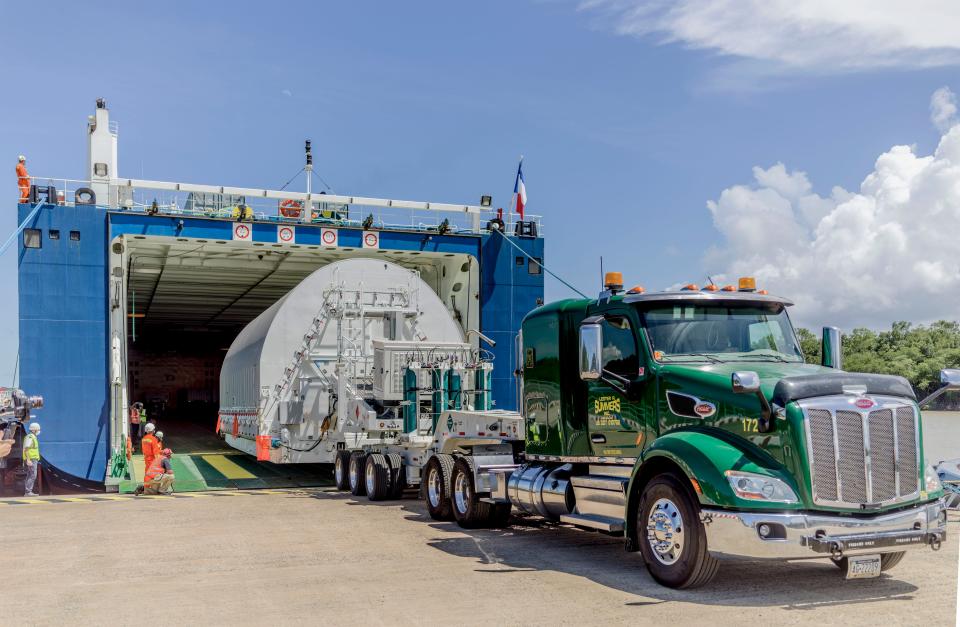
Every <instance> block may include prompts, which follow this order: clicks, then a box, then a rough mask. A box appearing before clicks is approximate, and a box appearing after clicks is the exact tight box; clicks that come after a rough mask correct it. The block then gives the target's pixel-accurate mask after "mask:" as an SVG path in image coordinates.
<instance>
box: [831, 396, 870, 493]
mask: <svg viewBox="0 0 960 627" xmlns="http://www.w3.org/2000/svg"><path fill="white" fill-rule="evenodd" d="M836 440H837V446H838V451H839V453H838V454H837V455H836V458H837V474H838V475H839V476H840V496H841V497H842V498H841V499H840V500H841V501H845V502H847V503H867V502H868V501H867V477H866V473H865V472H864V468H865V467H866V463H867V462H866V456H865V455H864V450H863V416H861V415H860V413H859V412H855V411H838V412H837V430H836Z"/></svg>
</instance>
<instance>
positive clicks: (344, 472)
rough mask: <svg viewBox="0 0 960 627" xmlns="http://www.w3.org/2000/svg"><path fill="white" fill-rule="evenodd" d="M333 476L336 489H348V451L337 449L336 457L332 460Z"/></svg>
mask: <svg viewBox="0 0 960 627" xmlns="http://www.w3.org/2000/svg"><path fill="white" fill-rule="evenodd" d="M333 478H334V481H336V482H337V489H338V490H341V491H346V490H349V489H350V451H345V450H340V451H337V457H336V458H335V459H334V460H333Z"/></svg>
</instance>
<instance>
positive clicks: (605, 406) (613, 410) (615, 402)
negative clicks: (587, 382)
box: [590, 396, 623, 427]
mask: <svg viewBox="0 0 960 627" xmlns="http://www.w3.org/2000/svg"><path fill="white" fill-rule="evenodd" d="M590 417H591V418H592V419H593V424H594V425H595V426H597V427H620V426H623V420H622V419H621V417H620V399H619V398H618V397H616V396H601V397H599V398H597V399H594V401H593V414H591V416H590Z"/></svg>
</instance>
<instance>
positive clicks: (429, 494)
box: [422, 455, 453, 520]
mask: <svg viewBox="0 0 960 627" xmlns="http://www.w3.org/2000/svg"><path fill="white" fill-rule="evenodd" d="M451 475H453V457H452V456H450V455H434V456H433V457H431V458H430V461H428V462H427V465H426V467H425V468H424V473H423V480H422V481H423V500H424V502H425V503H426V504H427V512H429V514H430V518H432V519H434V520H450V518H451V516H452V515H453V513H452V512H451V508H450V486H451V482H450V479H451Z"/></svg>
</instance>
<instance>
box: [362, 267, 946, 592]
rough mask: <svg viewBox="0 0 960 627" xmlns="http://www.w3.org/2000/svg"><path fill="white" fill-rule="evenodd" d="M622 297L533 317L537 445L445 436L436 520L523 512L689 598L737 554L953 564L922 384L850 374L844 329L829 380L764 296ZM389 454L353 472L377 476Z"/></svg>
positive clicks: (432, 494)
mask: <svg viewBox="0 0 960 627" xmlns="http://www.w3.org/2000/svg"><path fill="white" fill-rule="evenodd" d="M621 283H622V280H620V279H619V277H617V276H611V277H609V280H608V281H607V286H606V287H607V289H605V291H603V292H602V293H601V294H600V296H599V298H598V299H576V300H563V301H559V302H555V303H552V304H548V305H545V306H541V307H539V308H538V309H536V310H534V311H533V312H531V313H530V314H528V315H527V316H526V318H525V319H524V321H523V323H522V329H521V334H520V338H518V349H519V350H518V352H519V362H520V363H519V364H517V374H518V380H519V388H520V389H519V394H520V398H521V400H522V403H521V408H520V409H521V411H520V414H521V418H522V429H523V441H522V443H520V444H521V445H520V446H517V445H516V444H517V442H516V441H515V440H513V439H511V438H504V439H500V440H497V439H496V438H494V439H493V440H491V439H490V438H489V437H486V438H481V440H478V441H476V443H475V445H474V444H472V443H471V440H470V439H469V437H464V436H465V435H466V436H471V435H472V436H476V435H477V434H476V433H464V432H463V431H458V432H457V433H453V432H454V431H455V430H457V429H462V426H461V423H459V422H455V420H454V417H455V416H454V413H452V412H451V413H449V414H448V419H447V420H446V421H444V420H443V419H441V420H439V421H438V423H437V424H438V426H437V431H436V433H435V434H434V446H433V447H432V448H431V449H430V450H428V451H427V452H426V455H425V456H424V459H423V460H421V461H420V462H418V465H422V470H418V472H417V474H418V478H419V477H422V480H421V481H419V482H418V483H419V486H420V490H421V495H422V498H423V499H424V501H425V505H426V508H427V510H428V512H429V513H430V515H431V516H432V517H433V518H435V519H446V518H454V519H455V520H456V521H457V522H458V523H459V524H460V525H461V526H464V527H478V526H502V525H506V524H509V520H510V518H509V516H510V512H511V510H513V511H516V512H519V513H524V514H529V515H535V516H541V517H543V518H546V519H549V520H552V521H555V522H557V523H559V524H569V525H573V526H576V527H580V528H584V529H588V530H595V531H600V532H603V533H607V534H613V535H618V536H622V537H623V538H624V540H625V546H626V550H627V551H631V552H635V551H639V552H640V553H641V555H642V557H643V560H644V561H645V563H646V565H647V568H648V570H649V572H650V574H651V575H652V576H653V578H654V579H655V580H656V581H658V582H659V583H661V584H663V585H665V586H669V587H673V588H691V587H696V586H701V585H704V584H706V583H707V582H709V581H710V580H711V579H712V577H713V576H714V575H715V574H716V572H717V570H718V567H719V563H720V560H719V559H718V558H721V557H723V556H740V557H747V558H753V559H766V558H771V559H780V560H802V559H823V560H829V561H832V562H833V563H834V564H836V565H837V566H838V567H840V568H841V569H842V570H843V571H844V572H845V573H846V576H847V577H848V578H860V577H876V576H879V574H880V573H881V571H885V570H888V569H890V568H892V567H893V566H895V565H896V564H897V563H899V562H900V561H901V559H902V558H903V557H904V555H905V554H906V552H908V551H913V550H919V549H921V548H927V549H933V550H937V549H939V548H940V546H941V543H942V542H943V541H944V540H945V537H946V520H947V517H946V510H945V507H944V504H943V502H942V500H941V499H942V497H943V490H942V487H941V484H940V481H939V480H938V478H937V475H936V473H935V472H934V469H933V468H932V467H931V466H929V465H928V464H927V463H926V461H925V460H924V456H923V443H922V431H921V419H920V411H919V407H918V405H917V401H916V399H915V396H914V392H913V390H912V388H911V386H910V385H909V384H908V382H907V381H906V380H905V379H904V378H902V377H898V376H888V375H874V374H860V373H850V372H844V371H843V370H842V369H841V368H840V366H841V363H840V351H839V348H840V342H839V333H838V332H837V331H836V329H832V328H826V329H824V343H823V352H822V355H823V358H822V365H815V364H808V363H805V360H804V356H803V354H802V352H801V349H800V345H799V342H798V341H797V337H796V335H795V333H794V329H793V326H792V325H791V322H790V319H789V316H788V314H787V308H788V307H789V306H790V305H791V304H792V303H791V302H790V301H789V300H787V299H785V298H781V297H778V296H773V295H770V294H767V293H766V292H765V291H763V290H760V291H757V290H756V289H755V282H754V281H753V280H752V279H750V278H745V279H741V280H740V282H739V284H738V286H736V287H734V286H725V287H723V288H720V287H718V286H715V285H707V286H706V287H704V288H702V289H699V288H698V287H697V286H695V285H688V286H686V287H685V288H683V289H680V290H675V291H666V292H659V293H647V292H645V291H644V290H643V289H642V288H639V287H638V288H633V289H631V290H629V291H626V292H624V291H623V288H622V285H621ZM941 376H942V379H943V383H944V386H945V387H948V388H956V387H958V384H960V373H958V372H957V371H953V370H946V371H944V372H943V373H941ZM482 422H483V421H482V420H481V421H479V422H478V423H477V424H480V425H481V426H480V427H478V428H483V427H482ZM445 423H447V424H448V427H447V428H445V427H444V424H445ZM453 435H459V436H461V437H460V439H459V440H457V442H456V443H455V444H454V445H453V446H450V445H448V444H447V442H448V439H449V438H450V437H451V436H453ZM484 435H485V436H489V435H494V434H491V433H487V434H484ZM507 445H511V446H507ZM511 448H512V451H513V452H512V455H507V454H505V453H506V452H509V451H510V450H511ZM357 455H359V456H360V457H357ZM375 455H376V453H375V452H373V451H355V452H354V457H355V458H356V459H355V460H351V461H352V463H353V464H354V465H355V466H356V467H357V468H360V469H363V468H373V470H374V471H375V472H376V471H377V467H378V463H379V464H380V465H381V466H384V465H383V464H382V463H380V462H378V461H376V460H374V456H375ZM381 457H382V456H381ZM424 462H425V463H424ZM368 476H369V475H368ZM389 480H390V476H389V475H388V474H385V473H384V472H381V475H380V476H379V479H378V481H380V482H387V483H388V482H389ZM400 480H402V474H401V477H400ZM369 485H371V486H373V485H374V484H372V483H370V484H369ZM385 490H388V487H384V488H382V489H378V491H377V494H381V495H382V494H385V493H386V492H385ZM354 493H355V494H357V493H358V492H357V491H354ZM359 493H362V491H361V492H359ZM397 494H398V493H397Z"/></svg>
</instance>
